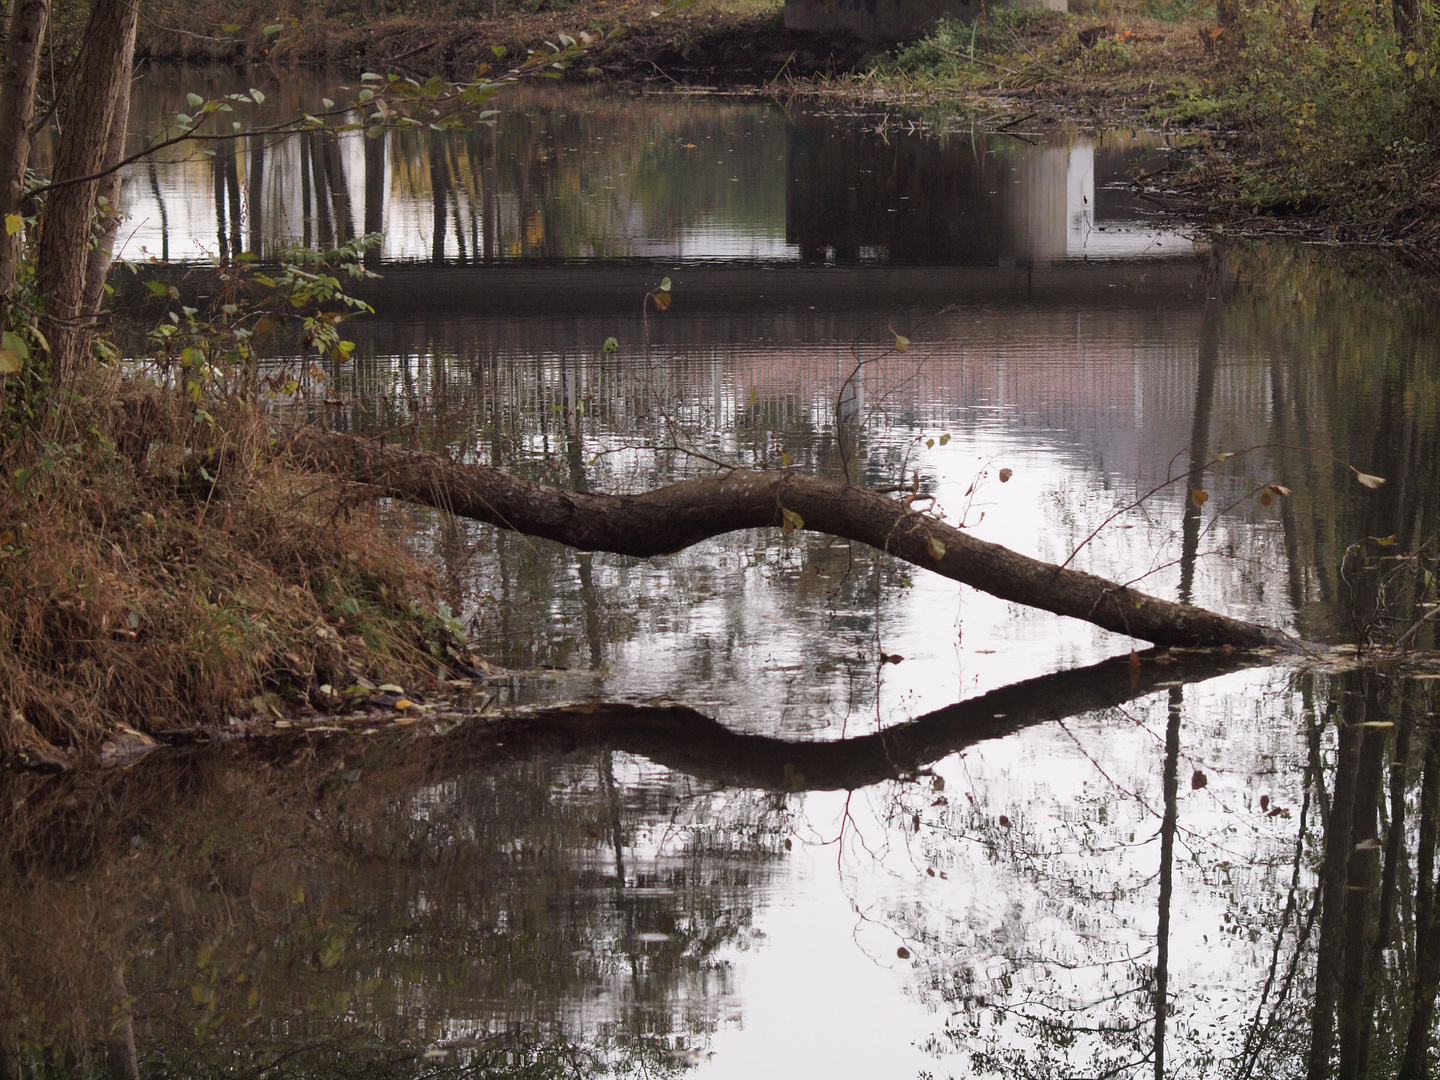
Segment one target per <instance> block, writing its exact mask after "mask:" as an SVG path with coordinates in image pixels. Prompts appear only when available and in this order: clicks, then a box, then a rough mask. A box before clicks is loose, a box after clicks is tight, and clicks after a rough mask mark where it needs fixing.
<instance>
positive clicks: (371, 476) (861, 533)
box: [291, 428, 1297, 648]
mask: <svg viewBox="0 0 1440 1080" xmlns="http://www.w3.org/2000/svg"><path fill="white" fill-rule="evenodd" d="M291 449H292V452H293V453H296V454H298V455H300V456H302V457H303V458H305V459H308V460H309V461H310V462H311V463H312V464H313V465H315V466H318V467H320V468H324V469H327V470H329V471H333V472H336V473H338V474H340V475H341V476H343V477H346V478H348V479H351V480H354V481H357V482H359V483H362V484H366V485H369V486H371V487H373V488H376V489H378V491H379V492H382V493H384V494H385V495H389V496H391V497H394V498H400V499H405V500H409V501H412V502H418V503H423V504H425V505H428V506H434V507H436V508H438V509H441V510H446V511H449V512H450V513H453V514H458V515H459V516H461V517H467V518H472V519H474V520H476V521H484V522H488V523H490V524H492V525H497V526H499V527H500V528H504V529H511V530H514V531H515V532H520V533H526V534H528V535H531V536H539V537H543V538H545V539H547V540H556V541H558V542H560V543H562V544H568V545H569V546H571V547H575V548H580V549H582V550H587V551H610V552H615V553H617V554H621V555H634V556H639V557H642V558H645V557H650V556H655V555H664V554H668V553H671V552H676V551H680V550H681V549H683V548H686V547H689V546H690V545H692V544H696V543H699V542H700V541H701V540H706V539H709V538H710V537H713V536H719V535H721V534H723V533H728V532H735V531H737V530H740V529H760V528H770V527H775V526H779V527H784V526H785V525H787V524H789V525H790V526H792V527H797V518H798V519H799V521H800V522H802V523H803V524H801V525H799V526H798V527H803V528H805V529H809V530H812V531H815V532H822V533H828V534H830V535H832V536H838V537H843V538H845V539H847V540H854V541H858V542H860V543H864V544H869V545H870V546H871V547H874V548H877V549H879V550H881V551H884V552H887V553H889V554H891V555H894V556H896V557H898V558H901V559H904V560H905V561H906V562H909V563H913V564H914V565H916V566H920V567H923V568H925V569H926V570H931V571H934V572H935V573H937V574H940V575H942V576H944V577H947V578H950V579H951V580H954V581H959V582H961V583H963V584H966V585H970V586H972V587H974V588H976V589H980V590H981V591H983V592H987V593H990V594H991V595H992V596H997V597H999V598H1000V599H1002V600H1009V601H1013V602H1015V603H1018V604H1025V605H1026V606H1028V607H1035V608H1040V609H1042V610H1044V611H1049V612H1053V613H1054V614H1056V615H1066V616H1069V617H1071V618H1075V619H1083V620H1084V621H1086V622H1090V623H1093V624H1095V625H1096V626H1100V627H1103V628H1104V629H1106V630H1111V631H1113V632H1115V633H1117V634H1126V635H1128V636H1130V637H1134V638H1139V639H1142V640H1144V641H1149V642H1153V643H1154V644H1156V645H1166V646H1181V647H1190V648H1214V647H1219V646H1226V645H1229V646H1234V647H1236V648H1258V647H1264V646H1281V647H1292V646H1294V645H1295V644H1297V643H1296V642H1295V641H1294V639H1292V638H1291V637H1290V636H1289V635H1287V634H1285V633H1283V632H1281V631H1278V630H1274V629H1271V628H1269V627H1266V626H1261V625H1259V624H1256V623H1251V622H1245V621H1242V620H1239V619H1232V618H1228V617H1227V616H1224V615H1219V614H1216V613H1215V612H1212V611H1207V610H1205V609H1204V608H1199V607H1195V606H1193V605H1190V604H1177V603H1174V602H1172V601H1169V600H1162V599H1160V598H1159V597H1156V596H1150V595H1147V594H1145V593H1142V592H1139V591H1138V590H1135V589H1131V588H1128V587H1126V586H1125V585H1122V584H1119V583H1117V582H1113V581H1107V580H1106V579H1105V578H1102V577H1097V576H1096V575H1094V574H1087V573H1082V572H1080V571H1076V570H1069V569H1063V568H1061V567H1059V566H1055V565H1053V564H1051V563H1046V562H1042V561H1040V560H1038V559H1032V558H1030V557H1029V556H1026V555H1022V554H1020V553H1019V552H1015V551H1011V550H1010V549H1009V548H1006V547H1002V546H1001V545H999V544H992V543H988V542H987V541H984V540H979V539H977V538H975V537H973V536H971V535H970V534H968V533H966V532H963V531H962V530H960V529H956V528H954V527H953V526H950V525H947V524H945V523H944V522H943V521H940V520H938V519H936V518H933V517H930V516H928V515H925V514H921V513H918V512H916V511H915V510H912V509H911V508H910V507H909V506H908V505H907V504H906V503H905V502H904V501H903V500H898V499H892V498H890V497H888V496H886V495H882V494H880V493H879V492H875V491H870V490H867V489H865V488H860V487H855V486H853V485H850V484H844V483H841V482H838V481H835V480H828V479H823V478H820V477H814V476H807V475H804V474H801V473H796V472H788V471H757V470H747V469H737V470H734V471H731V472H727V473H721V474H718V475H715V476H705V477H698V478H696V479H693V480H682V481H680V482H679V483H676V484H670V485H669V486H667V487H662V488H657V489H655V490H653V491H647V492H643V493H641V494H637V495H605V494H593V493H585V492H577V491H566V490H563V489H560V488H555V487H550V486H547V485H545V484H539V483H535V482H534V481H530V480H524V479H521V478H518V477H515V476H511V475H510V474H508V473H505V472H503V471H501V470H499V469H494V468H490V467H488V466H483V465H466V464H461V463H458V462H454V461H451V460H450V459H449V458H446V457H442V456H441V455H438V454H432V453H426V452H423V451H415V450H405V449H400V448H397V447H389V446H384V445H382V444H380V443H377V442H374V441H371V440H367V439H362V438H358V437H355V436H352V435H345V434H341V433H337V432H330V431H324V430H321V429H318V428H304V429H301V430H300V431H298V432H296V433H294V435H293V436H292V442H291Z"/></svg>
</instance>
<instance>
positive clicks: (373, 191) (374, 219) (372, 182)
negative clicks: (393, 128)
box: [362, 135, 388, 266]
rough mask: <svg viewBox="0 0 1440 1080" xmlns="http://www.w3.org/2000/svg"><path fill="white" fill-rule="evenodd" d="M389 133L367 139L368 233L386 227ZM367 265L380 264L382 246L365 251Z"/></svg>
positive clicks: (365, 211) (365, 227) (364, 211)
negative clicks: (387, 143) (386, 169)
mask: <svg viewBox="0 0 1440 1080" xmlns="http://www.w3.org/2000/svg"><path fill="white" fill-rule="evenodd" d="M387 137H388V136H387V135H381V136H379V137H378V138H374V139H371V138H369V137H368V136H367V137H366V139H365V207H364V209H363V211H362V213H363V215H364V222H365V226H364V229H365V232H366V233H378V232H381V231H383V230H384V228H385V144H386V139H387ZM365 265H366V266H379V265H380V248H379V246H378V245H377V246H375V247H372V248H368V249H367V250H366V252H365Z"/></svg>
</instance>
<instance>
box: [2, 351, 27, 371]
mask: <svg viewBox="0 0 1440 1080" xmlns="http://www.w3.org/2000/svg"><path fill="white" fill-rule="evenodd" d="M22 360H23V357H21V355H20V350H19V349H0V375H16V374H18V373H19V371H20V364H21V361H22Z"/></svg>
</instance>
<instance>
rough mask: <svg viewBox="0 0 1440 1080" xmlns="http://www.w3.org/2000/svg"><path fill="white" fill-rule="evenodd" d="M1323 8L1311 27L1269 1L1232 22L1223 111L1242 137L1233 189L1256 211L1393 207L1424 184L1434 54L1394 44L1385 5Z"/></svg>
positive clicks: (1429, 167)
mask: <svg viewBox="0 0 1440 1080" xmlns="http://www.w3.org/2000/svg"><path fill="white" fill-rule="evenodd" d="M1326 14H1327V18H1326V23H1325V26H1326V28H1325V29H1321V30H1314V29H1312V28H1311V26H1310V23H1309V19H1308V18H1302V17H1301V15H1300V14H1299V13H1297V11H1296V9H1295V8H1294V7H1292V6H1290V5H1288V4H1285V3H1274V2H1268V3H1262V4H1259V5H1255V6H1252V7H1250V8H1248V9H1246V10H1245V11H1244V12H1243V13H1242V16H1241V19H1240V21H1239V24H1238V25H1237V26H1236V27H1235V28H1234V29H1235V31H1236V38H1237V44H1236V46H1235V47H1234V49H1235V51H1234V54H1233V63H1232V65H1231V72H1232V74H1231V76H1230V79H1229V82H1230V86H1229V91H1228V98H1227V112H1228V113H1229V114H1230V116H1231V117H1232V119H1233V120H1234V121H1235V122H1236V123H1238V125H1239V126H1241V127H1242V129H1243V130H1245V131H1246V132H1247V133H1248V134H1249V135H1250V136H1251V140H1250V146H1249V154H1248V155H1247V158H1246V160H1245V161H1244V163H1243V164H1242V167H1241V174H1240V177H1239V189H1240V190H1239V195H1240V198H1241V199H1242V200H1243V201H1245V202H1246V203H1248V204H1250V205H1252V206H1255V207H1257V208H1281V209H1284V208H1290V209H1296V210H1308V209H1315V208H1319V207H1325V206H1330V207H1339V206H1344V207H1345V209H1346V212H1347V213H1348V214H1358V215H1362V216H1364V215H1384V214H1387V213H1391V212H1392V211H1394V210H1395V209H1397V208H1399V207H1401V206H1402V205H1403V204H1405V203H1406V202H1407V200H1409V199H1411V198H1413V197H1415V196H1416V195H1423V190H1422V189H1423V188H1425V187H1426V186H1427V185H1428V186H1431V187H1433V182H1434V180H1435V161H1436V149H1437V147H1436V144H1435V122H1436V119H1437V113H1436V108H1435V99H1436V88H1437V76H1440V49H1437V46H1436V45H1435V44H1433V43H1432V45H1431V46H1430V47H1429V48H1428V49H1426V48H1423V47H1422V48H1420V49H1411V48H1407V47H1406V46H1405V45H1403V44H1402V43H1401V41H1400V40H1399V38H1398V36H1397V35H1396V33H1395V30H1394V27H1393V26H1392V24H1391V22H1390V13H1389V7H1388V5H1387V6H1385V7H1384V8H1379V9H1377V8H1375V7H1372V6H1371V5H1370V4H1368V3H1357V2H1353V0H1352V2H1348V3H1345V4H1343V5H1337V6H1335V7H1333V8H1329V9H1327V12H1326Z"/></svg>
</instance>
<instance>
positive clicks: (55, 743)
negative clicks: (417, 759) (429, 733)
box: [0, 238, 464, 770]
mask: <svg viewBox="0 0 1440 1080" xmlns="http://www.w3.org/2000/svg"><path fill="white" fill-rule="evenodd" d="M369 241H370V238H366V240H364V241H361V242H356V243H352V244H350V245H347V246H345V247H343V248H342V249H339V250H337V251H335V252H329V253H325V254H318V253H304V252H296V253H293V255H292V257H293V258H294V259H296V260H297V261H296V262H293V263H284V262H282V264H281V269H280V271H278V272H277V271H275V270H273V269H272V270H271V273H272V274H274V277H269V276H266V275H263V274H260V273H258V272H255V271H253V270H252V269H250V268H249V266H248V264H246V265H245V266H243V267H239V268H235V267H232V268H230V269H228V270H225V271H222V272H221V274H220V276H219V279H218V280H219V283H220V285H221V287H220V288H219V289H218V290H217V291H216V295H215V296H214V297H213V298H212V299H211V300H210V301H209V302H208V303H207V310H205V311H200V310H197V309H196V308H193V307H187V306H184V304H183V301H182V300H181V299H180V297H179V294H178V292H177V291H176V290H175V289H173V288H168V289H167V288H166V287H165V286H163V285H154V283H152V285H154V287H152V289H150V290H149V291H150V292H151V293H153V294H154V296H155V299H156V300H157V303H156V308H157V315H156V318H157V319H158V323H156V324H155V326H154V329H153V330H152V331H150V332H149V333H148V334H142V335H140V337H139V339H138V343H136V344H134V345H132V346H131V347H129V348H127V350H126V352H127V355H130V356H133V357H135V358H136V360H137V366H134V367H128V368H127V369H125V370H122V369H121V368H119V367H117V366H98V365H88V366H86V367H85V368H84V369H83V370H82V371H81V372H80V373H79V374H78V376H77V377H76V378H75V379H74V380H73V381H72V382H70V383H68V384H67V385H65V386H63V387H58V386H54V385H50V384H49V383H48V382H47V379H48V378H49V376H48V375H47V374H46V370H47V368H46V366H45V363H44V360H45V357H46V354H47V353H48V350H49V345H48V342H47V339H46V336H45V335H44V334H43V333H42V332H41V331H40V329H39V326H38V322H37V320H36V317H35V315H34V310H35V309H34V307H32V306H31V304H30V303H27V298H30V294H29V292H28V284H22V289H21V295H20V297H19V298H18V299H16V300H15V301H14V302H12V304H11V305H10V306H9V307H8V308H7V309H5V310H4V311H3V314H0V321H3V323H4V326H3V328H4V339H5V340H4V352H3V353H0V359H3V360H5V361H6V364H5V367H6V368H7V369H9V370H10V371H11V372H14V370H15V368H16V367H19V369H20V371H19V373H18V374H13V373H12V374H10V375H4V374H0V476H3V477H5V483H3V484H0V762H9V763H11V764H19V765H24V766H28V767H31V768H40V769H49V770H56V769H65V768H68V767H72V766H77V765H82V764H85V763H87V762H93V761H94V760H95V759H96V757H97V755H98V756H100V757H102V758H103V757H104V756H106V754H107V753H109V754H111V755H112V756H120V757H123V756H125V753H126V752H127V750H133V749H135V748H137V745H139V744H144V743H145V741H146V740H147V739H149V738H150V737H151V736H155V735H159V734H162V733H165V732H174V731H175V730H176V729H194V728H199V727H210V728H212V729H213V728H217V727H218V728H220V729H222V730H227V729H233V728H234V727H235V726H236V725H242V724H244V723H245V721H246V719H247V718H250V717H255V718H257V719H262V720H273V719H276V718H279V717H281V716H286V715H293V714H296V713H299V714H309V715H315V714H316V713H333V712H337V711H341V710H344V711H349V710H350V709H351V708H353V707H356V706H359V705H360V704H362V703H364V702H365V701H366V700H367V699H369V698H370V696H371V694H372V692H376V691H377V688H378V690H379V691H384V690H385V684H392V683H401V684H404V685H417V684H418V683H421V682H428V681H429V680H430V679H431V678H433V677H434V676H436V675H437V674H438V673H439V672H440V671H441V669H442V668H445V667H447V666H454V665H455V664H456V662H463V660H464V653H463V646H464V631H463V630H462V629H461V628H460V626H459V624H458V622H457V621H456V620H455V619H454V618H452V617H451V616H450V614H449V612H448V610H447V609H446V608H445V607H444V605H443V604H441V603H440V602H439V601H438V600H437V590H436V587H435V583H434V581H433V580H432V576H431V574H430V572H429V570H428V569H427V568H426V567H425V566H424V565H423V564H422V563H421V562H420V561H419V560H418V559H417V558H415V557H414V556H413V555H412V554H411V553H410V552H409V550H408V549H407V547H406V535H405V530H406V522H405V520H404V518H403V516H402V515H400V514H399V513H398V512H390V513H388V514H386V515H382V514H381V512H380V510H379V509H378V508H377V505H376V500H375V497H374V495H373V494H372V493H369V492H366V491H356V490H355V489H354V487H353V486H346V485H344V484H343V483H341V482H340V481H338V480H336V479H335V478H334V477H333V476H329V475H322V474H319V473H316V472H313V471H311V470H309V469H308V468H307V467H306V465H305V463H304V462H302V461H297V460H295V459H294V457H293V456H292V455H290V454H289V453H288V450H287V445H286V441H285V431H286V429H287V422H285V421H283V420H282V419H279V418H277V417H276V416H274V415H272V413H271V411H270V408H269V406H268V404H267V403H269V402H273V401H284V400H285V398H286V397H288V396H293V395H295V394H297V393H299V392H301V380H302V379H303V378H305V377H306V376H305V375H304V373H303V372H304V370H305V368H306V366H307V365H308V364H310V363H311V360H310V359H309V358H310V357H312V356H314V355H315V353H316V350H317V349H318V350H322V351H323V350H327V349H328V350H329V351H330V352H331V353H332V354H348V348H349V347H350V343H348V342H344V341H340V340H339V338H338V334H337V333H336V328H337V327H338V326H339V325H340V324H341V323H342V322H343V319H344V318H345V316H346V311H347V308H346V306H345V303H344V302H343V300H344V298H343V294H342V293H340V291H339V286H338V278H336V277H334V276H333V274H334V273H342V274H343V273H346V270H347V268H348V269H353V270H356V271H357V272H360V271H358V265H357V263H356V260H358V259H359V258H360V256H361V253H362V247H363V245H364V244H365V243H368V242H369ZM27 273H28V271H27ZM25 280H26V281H28V279H25ZM30 299H31V300H32V302H33V298H30ZM349 303H350V304H351V305H352V306H353V305H356V303H357V302H354V301H350V302H349ZM359 306H361V307H363V305H359ZM261 342H263V343H265V347H267V348H269V349H271V350H272V351H273V352H275V353H276V354H278V355H280V356H290V357H292V358H297V359H294V360H292V361H291V364H290V365H285V364H281V363H276V362H272V363H270V364H268V365H265V366H264V367H263V368H262V366H261V364H260V361H259V359H258V354H257V351H256V350H257V347H258V345H259V343H261ZM97 349H98V350H99V351H101V352H108V353H111V354H114V353H115V352H116V349H115V347H114V346H113V345H111V344H110V343H108V342H107V341H106V339H105V337H104V336H103V335H102V336H101V338H100V340H99V342H98V344H97ZM17 360H18V361H20V363H19V364H17V363H16V361H17ZM297 363H298V365H299V368H300V369H301V372H300V373H299V374H297V373H296V372H295V371H294V370H293V365H294V364H297ZM392 689H393V688H392ZM382 696H386V703H387V704H393V703H394V700H395V697H396V695H395V694H393V693H389V694H388V696H387V695H382ZM412 696H413V695H412Z"/></svg>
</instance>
